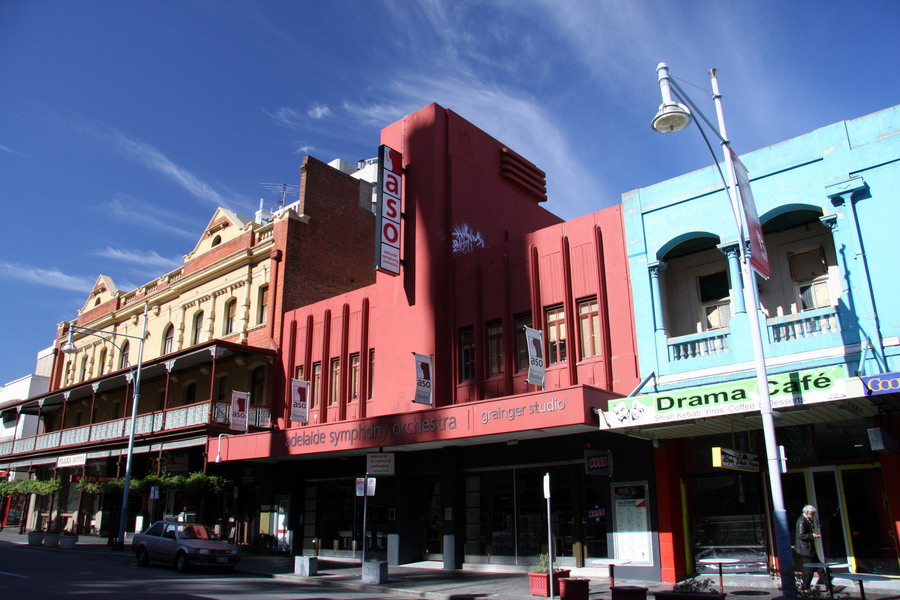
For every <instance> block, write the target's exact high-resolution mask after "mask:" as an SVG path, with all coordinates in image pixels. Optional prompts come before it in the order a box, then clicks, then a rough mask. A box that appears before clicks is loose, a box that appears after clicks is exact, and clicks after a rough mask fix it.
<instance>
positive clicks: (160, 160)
mask: <svg viewBox="0 0 900 600" xmlns="http://www.w3.org/2000/svg"><path fill="white" fill-rule="evenodd" d="M79 128H80V129H81V130H82V131H83V132H85V133H87V134H89V135H92V136H94V137H96V138H99V139H101V140H105V141H106V142H108V143H109V144H111V145H112V147H113V148H115V149H116V150H117V151H119V152H121V153H122V154H124V155H125V156H126V157H128V158H129V159H130V160H132V161H134V162H135V163H137V164H139V165H141V166H142V167H144V168H146V169H148V170H150V171H153V172H156V173H158V174H160V175H162V176H163V177H165V178H166V179H168V180H169V181H171V182H173V183H174V184H175V185H177V186H178V187H180V188H181V189H183V190H184V191H186V192H187V193H188V194H190V195H191V196H193V197H194V198H196V199H197V200H200V201H202V202H204V203H206V204H210V205H212V206H216V207H218V206H224V207H225V208H228V209H231V210H235V211H238V212H239V211H240V210H241V207H242V206H243V205H244V204H245V202H244V199H243V198H241V197H240V196H239V195H238V194H235V193H233V192H230V191H227V190H219V189H216V188H215V187H214V186H213V185H211V184H209V183H207V182H206V181H204V180H203V179H201V178H200V177H198V176H197V175H195V174H194V173H192V172H191V171H189V170H188V169H186V168H185V167H182V166H181V165H178V164H177V163H175V162H174V161H173V160H172V159H170V158H169V157H168V156H166V155H165V154H163V153H162V152H161V151H160V150H159V149H157V148H155V147H154V146H152V145H150V144H148V143H146V142H142V141H140V140H137V139H134V138H132V137H129V136H128V135H126V134H124V133H122V132H121V131H118V130H116V129H114V128H109V127H106V128H104V127H99V126H95V125H90V124H88V125H85V124H81V125H80V126H79Z"/></svg>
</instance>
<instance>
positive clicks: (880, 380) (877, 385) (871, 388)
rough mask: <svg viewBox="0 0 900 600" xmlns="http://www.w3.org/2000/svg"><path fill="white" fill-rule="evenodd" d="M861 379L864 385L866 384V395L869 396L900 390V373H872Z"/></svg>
mask: <svg viewBox="0 0 900 600" xmlns="http://www.w3.org/2000/svg"><path fill="white" fill-rule="evenodd" d="M861 379H862V382H863V385H865V386H866V395H868V396H877V395H879V394H892V393H897V392H900V373H887V374H884V375H870V376H868V377H862V378H861Z"/></svg>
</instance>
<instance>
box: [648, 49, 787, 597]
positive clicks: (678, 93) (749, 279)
mask: <svg viewBox="0 0 900 600" xmlns="http://www.w3.org/2000/svg"><path fill="white" fill-rule="evenodd" d="M656 72H657V75H658V77H659V88H660V93H661V94H662V101H663V103H662V105H661V106H660V108H659V112H657V114H656V116H655V117H654V118H653V120H652V121H651V123H650V125H651V127H653V129H654V130H656V131H657V132H659V133H676V132H678V131H681V130H683V129H685V128H687V127H688V126H690V124H691V121H692V120H694V119H692V112H691V111H693V113H695V114H697V115H699V116H700V118H701V119H703V121H704V122H705V123H706V125H707V127H708V128H709V129H710V130H711V131H712V132H713V133H714V134H715V135H716V137H718V138H719V141H720V142H721V144H722V146H723V149H724V155H725V166H726V169H727V171H728V181H727V182H726V181H725V177H724V176H723V175H722V171H721V168H720V167H719V164H718V160H717V159H716V154H715V152H714V151H713V149H712V146H711V145H710V143H709V139H707V137H706V134H705V133H704V130H703V127H702V126H701V125H700V122H699V121H695V122H696V123H697V129H699V130H700V134H701V135H702V136H703V139H704V140H705V141H706V145H707V147H708V148H709V150H710V152H711V153H712V155H713V161H714V162H715V166H716V168H717V169H718V171H719V176H720V177H721V178H722V184H723V185H724V186H725V190H726V192H727V193H728V196H729V200H730V201H731V209H732V211H733V212H734V219H735V223H736V225H737V230H738V251H739V253H740V257H741V261H740V262H741V279H742V283H743V288H744V290H743V292H744V303H745V304H746V305H747V311H748V314H747V317H748V319H747V320H748V322H749V325H750V339H751V342H752V346H753V362H754V367H755V370H756V380H757V394H758V399H759V412H760V416H761V417H762V427H763V438H764V440H765V447H766V459H767V466H768V473H769V491H770V494H771V502H772V512H773V516H774V522H775V552H776V556H777V557H778V564H779V569H780V572H781V584H782V589H783V590H784V592H785V594H786V595H788V596H794V595H796V582H795V581H794V574H793V569H792V568H790V567H791V565H792V564H793V561H794V559H793V553H792V551H791V534H790V526H789V524H788V519H787V511H786V510H785V508H784V492H783V489H782V485H781V458H780V453H779V452H778V445H777V442H776V438H775V417H774V415H773V413H772V399H771V397H770V395H769V384H768V382H769V377H768V372H767V370H766V357H765V352H764V351H763V344H762V331H761V328H760V325H759V290H758V288H757V283H756V275H755V274H754V273H753V269H752V267H751V265H750V258H751V257H750V254H749V253H748V250H747V244H748V240H747V236H746V233H747V232H746V230H745V229H744V226H743V223H742V220H741V214H742V212H743V211H742V210H741V199H740V197H739V196H738V191H737V189H736V184H735V180H736V176H735V171H734V164H733V162H734V161H733V159H732V154H731V150H730V148H729V144H730V142H729V141H728V134H727V133H726V131H725V116H724V113H723V111H722V95H721V94H720V93H719V81H718V79H717V77H716V73H717V71H716V69H710V70H709V77H710V83H711V85H712V96H713V101H714V103H715V107H716V117H717V121H718V127H716V126H714V125H713V124H712V123H711V122H710V121H709V119H707V118H706V115H704V114H703V112H702V111H701V110H700V109H699V108H697V106H696V105H695V104H694V102H693V101H692V100H691V99H690V97H689V96H688V95H687V94H686V93H685V92H684V90H683V89H681V86H679V85H678V82H676V81H675V80H674V79H672V78H671V76H670V75H669V67H668V66H667V65H666V63H660V64H659V66H657V68H656ZM673 91H674V95H675V97H677V99H678V100H680V101H681V102H685V103H687V104H688V105H690V109H688V107H687V106H685V105H684V104H681V103H679V102H676V101H675V99H674V98H673ZM748 227H749V224H748Z"/></svg>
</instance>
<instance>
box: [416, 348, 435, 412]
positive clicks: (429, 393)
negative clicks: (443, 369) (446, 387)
mask: <svg viewBox="0 0 900 600" xmlns="http://www.w3.org/2000/svg"><path fill="white" fill-rule="evenodd" d="M413 357H414V358H415V361H416V397H415V399H414V400H413V402H416V403H418V404H427V405H428V406H432V405H433V404H434V385H433V384H434V358H432V357H431V356H426V355H424V354H416V353H415V352H413Z"/></svg>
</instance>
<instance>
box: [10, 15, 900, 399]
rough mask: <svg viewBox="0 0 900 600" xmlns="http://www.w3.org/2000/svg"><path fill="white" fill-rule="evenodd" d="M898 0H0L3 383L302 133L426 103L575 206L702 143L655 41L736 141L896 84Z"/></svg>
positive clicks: (895, 88)
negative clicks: (512, 154)
mask: <svg viewBox="0 0 900 600" xmlns="http://www.w3.org/2000/svg"><path fill="white" fill-rule="evenodd" d="M898 22H900V2H895V1H893V0H857V1H855V2H838V1H830V0H794V1H788V0H781V1H763V0H758V1H750V0H745V1H727V2H726V1H710V0H691V1H687V0H602V1H601V0H595V1H591V2H577V1H570V0H510V1H505V0H495V1H490V2H488V1H483V2H482V1H470V0H455V1H452V0H451V1H443V0H420V1H414V0H397V1H389V0H384V1H364V0H353V1H351V0H328V1H327V2H325V1H319V2H313V1H301V0H294V1H279V0H268V1H259V2H251V1H236V0H230V1H223V0H218V1H206V0H187V1H175V0H159V1H154V2H149V1H145V2H136V1H133V0H115V1H106V0H102V1H101V0H83V1H80V2H76V1H71V0H68V1H46V0H27V1H26V0H0V198H2V206H3V207H4V208H5V210H6V211H7V212H6V214H7V226H6V229H7V233H6V235H4V236H3V237H2V241H0V290H2V293H0V342H2V344H0V348H2V350H0V353H2V354H0V384H2V383H4V382H9V381H12V380H14V379H17V378H18V377H21V376H23V375H26V374H28V373H30V372H31V371H32V370H33V368H34V360H35V355H36V353H37V352H38V351H39V350H41V349H43V348H46V347H48V346H50V345H51V344H52V341H53V336H54V334H55V331H56V324H57V323H59V322H60V321H64V320H68V319H71V318H73V317H74V315H75V314H76V310H77V309H78V308H79V307H80V306H82V304H83V303H84V300H85V298H86V295H87V293H88V291H89V290H90V289H91V287H92V285H93V283H94V281H95V280H96V278H97V276H98V275H100V274H104V275H109V276H111V277H112V278H113V280H114V281H115V282H116V283H117V285H118V287H119V288H120V289H123V290H130V289H133V288H134V287H137V286H139V285H141V284H143V283H145V282H148V281H150V280H152V279H155V278H156V277H158V276H160V275H162V274H164V273H166V272H168V271H170V270H171V269H173V268H175V267H176V266H177V265H178V264H180V262H181V258H182V256H183V255H184V254H186V253H187V252H189V251H190V250H191V249H192V248H193V246H194V243H195V242H196V240H197V238H198V237H199V234H200V233H201V231H202V229H203V227H204V226H205V225H206V223H207V221H208V220H209V218H210V217H211V216H212V213H213V211H214V210H215V207H216V206H218V205H223V206H226V207H228V208H231V209H233V210H236V211H237V212H239V213H242V214H245V215H252V213H253V211H254V210H255V209H256V207H257V206H258V204H259V199H260V198H265V200H266V203H267V204H270V203H274V202H275V201H276V200H277V198H276V197H275V196H274V195H272V193H271V192H269V191H268V190H267V189H265V188H264V187H263V186H261V185H260V183H261V182H276V183H287V184H297V183H298V182H299V177H300V171H299V165H300V162H301V160H302V158H303V156H304V155H306V154H311V155H313V156H315V157H316V158H319V159H321V160H324V161H329V160H332V159H333V158H343V159H345V160H348V161H350V162H355V161H356V160H358V159H362V158H370V157H374V156H375V155H376V149H377V145H378V141H379V138H378V135H379V130H380V129H381V128H382V127H384V126H385V125H388V124H390V123H392V122H393V121H395V120H397V119H399V118H401V117H402V116H404V115H406V114H409V113H411V112H413V111H415V110H416V109H418V108H420V107H422V106H424V105H427V104H429V103H431V102H438V103H439V104H441V105H443V106H445V107H447V108H450V109H452V110H454V111H455V112H457V113H459V114H460V115H462V116H463V117H464V118H466V119H468V120H469V121H471V122H473V123H474V124H475V125H478V126H479V127H481V128H482V129H484V130H486V131H487V132H489V133H490V134H491V135H493V136H494V137H496V138H497V139H499V140H501V141H503V142H504V143H506V144H508V145H509V146H510V147H512V148H514V149H515V150H517V151H518V152H519V153H521V154H523V155H524V156H526V157H527V158H529V159H530V160H532V161H533V162H535V163H536V164H537V165H538V166H539V167H540V168H542V169H543V170H545V171H546V172H547V174H548V177H547V178H548V187H549V195H550V200H549V202H547V204H546V205H545V206H546V207H547V208H548V209H549V210H551V211H553V212H555V213H556V214H558V215H560V216H562V217H564V218H567V219H569V218H574V217H577V216H580V215H583V214H586V213H589V212H593V211H594V210H598V209H600V208H603V207H606V206H609V205H612V204H616V203H618V202H619V198H620V195H621V194H622V193H624V192H627V191H629V190H632V189H636V188H640V187H645V186H648V185H652V184H653V183H656V182H658V181H662V180H665V179H668V178H671V177H675V176H677V175H679V174H682V173H685V172H689V171H692V170H695V169H698V168H701V167H703V166H706V165H708V164H711V157H710V155H709V152H708V150H707V149H706V147H705V145H704V144H703V142H702V140H701V139H700V137H699V136H698V135H697V134H696V131H693V130H692V131H689V132H685V133H683V134H681V135H673V136H662V135H659V134H656V133H654V132H653V131H652V130H651V129H650V126H649V122H650V119H651V117H652V116H653V114H654V113H655V111H656V109H657V107H658V105H659V102H660V97H659V90H658V86H657V82H656V65H657V63H659V62H660V61H665V62H667V63H668V64H669V66H670V68H671V69H672V74H673V75H674V76H676V77H678V78H679V79H680V80H681V81H682V87H685V88H686V89H687V90H689V93H690V94H691V96H692V98H693V99H694V101H695V102H697V103H698V104H699V105H700V106H701V108H703V109H704V110H705V111H708V112H707V114H709V115H712V114H713V113H714V109H713V106H712V102H711V101H710V100H709V95H708V93H707V92H706V91H704V90H707V89H708V84H709V80H708V77H707V75H706V72H707V70H708V69H709V68H710V67H717V68H718V69H719V80H720V86H721V91H722V94H723V96H724V98H723V102H724V106H725V114H726V118H727V122H728V133H729V134H730V137H731V139H732V143H733V146H734V148H735V150H736V151H737V152H738V153H739V154H741V153H746V152H750V151H752V150H756V149H759V148H762V147H765V146H768V145H770V144H773V143H776V142H779V141H781V140H784V139H788V138H791V137H794V136H797V135H800V134H803V133H806V132H808V131H811V130H813V129H816V128H818V127H822V126H825V125H828V124H830V123H834V122H836V121H840V120H843V119H851V118H855V117H859V116H863V115H866V114H869V113H871V112H874V111H877V110H880V109H882V108H886V107H888V106H892V105H893V104H896V103H898V102H900V93H898V92H900V83H898V78H897V67H896V57H897V56H898V54H900V53H898V50H900V42H898V41H897V36H896V24H897V23H898Z"/></svg>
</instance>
